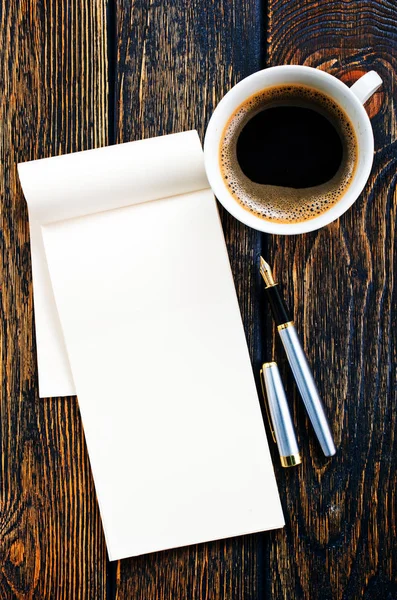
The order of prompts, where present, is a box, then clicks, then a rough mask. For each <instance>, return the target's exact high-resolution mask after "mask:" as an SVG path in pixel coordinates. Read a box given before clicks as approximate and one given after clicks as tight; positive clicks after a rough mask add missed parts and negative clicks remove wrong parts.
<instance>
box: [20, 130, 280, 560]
mask: <svg viewBox="0 0 397 600" xmlns="http://www.w3.org/2000/svg"><path fill="white" fill-rule="evenodd" d="M19 173H20V178H21V182H22V186H23V189H24V193H25V197H26V200H27V202H28V207H29V219H30V228H31V249H32V267H33V286H34V302H35V321H36V337H37V354H38V369H39V384H40V396H42V397H46V396H50V395H51V396H62V395H70V394H74V393H77V395H78V401H79V405H80V410H81V415H82V420H83V426H84V432H85V436H86V441H87V447H88V452H89V457H90V463H91V467H92V472H93V476H94V481H95V487H96V492H97V496H98V502H99V507H100V512H101V517H102V521H103V527H104V532H105V537H106V543H107V548H108V553H109V558H110V560H116V559H120V558H125V557H128V556H135V555H139V554H144V553H147V552H153V551H157V550H164V549H167V548H173V547H178V546H184V545H188V544H195V543H199V542H204V541H209V540H215V539H221V538H225V537H230V536H235V535H242V534H246V533H252V532H257V531H263V530H267V529H273V528H278V527H282V526H283V524H284V520H283V514H282V510H281V506H280V500H279V496H278V492H277V487H276V482H275V478H274V472H273V467H272V463H271V458H270V454H269V448H268V445H267V440H266V435H265V430H264V425H263V421H262V416H261V410H260V405H259V401H258V396H257V391H256V387H255V383H254V378H253V374H252V368H251V364H250V359H249V353H248V349H247V344H246V340H245V336H244V330H243V326H242V322H241V316H240V312H239V307H238V302H237V297H236V292H235V288H234V284H233V279H232V275H231V270H230V266H229V262H228V256H227V251H226V246H225V241H224V238H223V233H222V228H221V224H220V220H219V216H218V212H217V207H216V203H215V199H214V197H213V194H212V192H211V190H210V189H209V186H208V182H207V179H206V176H205V171H204V166H203V154H202V149H201V145H200V142H199V139H198V136H197V133H196V132H185V133H180V134H174V135H170V136H164V137H160V138H153V139H148V140H143V141H138V142H131V143H127V144H121V145H118V146H112V147H108V148H102V149H98V150H91V151H86V152H80V153H74V154H70V155H66V156H62V157H56V158H50V159H44V160H40V161H33V162H30V163H24V164H21V165H19Z"/></svg>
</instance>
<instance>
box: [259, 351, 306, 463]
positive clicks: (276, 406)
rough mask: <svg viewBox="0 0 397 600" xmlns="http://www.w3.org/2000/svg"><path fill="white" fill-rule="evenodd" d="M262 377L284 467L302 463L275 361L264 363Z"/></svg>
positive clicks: (272, 425)
mask: <svg viewBox="0 0 397 600" xmlns="http://www.w3.org/2000/svg"><path fill="white" fill-rule="evenodd" d="M262 379H263V387H264V388H265V390H264V391H266V397H267V406H268V412H269V418H270V420H271V423H270V425H271V427H272V429H273V432H274V437H275V440H276V442H277V446H278V451H279V453H280V459H281V464H282V465H283V467H291V466H294V465H298V464H300V463H301V457H300V454H299V447H298V442H297V441H296V436H295V431H294V426H293V423H292V418H291V413H290V410H289V406H288V402H287V398H286V396H285V392H284V387H283V384H282V381H281V377H280V372H279V370H278V367H277V364H276V363H275V362H269V363H264V364H263V365H262ZM265 402H266V398H265Z"/></svg>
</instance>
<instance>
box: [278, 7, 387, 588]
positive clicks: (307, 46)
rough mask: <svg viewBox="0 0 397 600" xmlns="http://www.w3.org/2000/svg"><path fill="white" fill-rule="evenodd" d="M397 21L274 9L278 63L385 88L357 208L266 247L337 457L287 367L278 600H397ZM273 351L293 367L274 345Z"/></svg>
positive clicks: (372, 11) (368, 14) (369, 12)
mask: <svg viewBox="0 0 397 600" xmlns="http://www.w3.org/2000/svg"><path fill="white" fill-rule="evenodd" d="M396 17H397V11H396V5H395V3H394V2H388V1H384V2H374V1H364V2H358V1H352V2H342V1H341V2H339V1H337V2H330V3H328V2H324V3H317V2H304V1H301V0H299V1H295V0H294V1H283V2H281V1H279V0H270V1H269V11H268V31H267V60H268V63H269V64H271V65H277V64H284V63H291V64H305V65H309V66H312V67H317V68H320V69H324V70H326V71H328V72H330V73H332V74H333V75H336V76H337V77H340V78H341V79H342V80H344V81H345V82H346V83H348V84H350V83H353V82H354V80H355V79H357V78H358V77H359V76H360V74H362V73H364V72H366V71H367V70H370V69H375V70H376V71H378V72H379V74H380V75H381V77H382V78H383V80H384V85H383V87H382V89H381V90H380V91H379V92H378V93H377V94H376V95H375V97H374V98H373V99H371V100H370V102H368V105H367V110H368V112H369V114H370V116H371V117H372V124H373V128H374V134H375V148H376V153H375V162H374V168H373V172H372V175H371V177H370V179H369V182H368V184H367V186H366V188H365V190H364V193H363V194H362V195H361V197H360V199H359V200H358V201H357V202H356V204H355V205H354V206H353V207H352V208H351V209H350V210H349V211H348V212H347V213H346V214H345V215H344V216H343V217H342V218H341V219H339V220H338V221H336V222H335V223H333V224H331V225H329V226H328V227H326V228H324V229H322V230H321V231H319V232H317V233H311V234H307V235H303V236H296V237H295V236H294V237H292V238H283V237H272V238H271V239H269V247H268V258H269V260H270V261H271V262H273V263H274V265H275V269H276V272H277V274H279V275H280V278H282V280H283V282H284V287H285V290H286V293H287V297H288V300H289V302H290V305H291V306H292V307H293V309H294V316H295V320H296V322H297V327H298V330H299V332H300V333H301V335H302V337H303V340H304V345H305V348H306V350H307V352H308V355H309V358H310V362H311V364H312V365H313V366H314V369H315V373H316V379H317V381H318V383H319V388H320V391H321V393H322V396H323V398H324V400H325V403H326V406H327V411H328V413H329V415H330V417H331V422H332V424H333V427H334V431H335V435H336V440H337V444H338V446H339V451H338V454H337V456H336V457H334V458H333V459H332V460H328V461H327V460H323V459H322V458H321V456H320V452H319V449H318V447H317V446H316V444H315V442H314V441H313V434H312V433H311V432H310V435H308V434H307V431H308V430H309V426H308V422H307V419H306V417H305V415H304V414H303V411H302V409H301V408H300V405H301V403H300V402H299V400H298V398H297V395H296V390H295V389H294V386H293V384H292V381H291V376H290V373H289V370H288V368H287V366H286V364H285V360H283V361H282V365H283V369H282V374H283V376H284V380H288V393H289V395H290V397H292V396H294V407H295V419H296V421H297V422H298V423H299V440H300V444H301V446H302V450H303V453H304V464H303V465H302V468H301V469H300V470H299V471H290V472H288V473H285V472H281V469H278V472H277V476H278V481H279V482H280V488H281V489H280V491H281V496H282V498H283V504H284V508H285V514H286V518H287V525H286V528H285V530H284V531H280V532H277V533H274V534H271V536H270V539H271V540H272V543H271V545H270V548H269V551H268V555H267V556H266V562H267V565H268V567H269V568H270V573H272V577H271V582H269V586H268V589H267V594H268V597H271V598H285V599H287V598H288V599H289V598H294V599H296V600H298V599H300V598H310V599H317V598H318V599H320V598H321V600H328V599H329V600H331V599H332V600H356V599H357V600H358V599H361V598H364V599H368V600H377V599H379V600H381V599H382V600H385V599H389V600H391V599H394V598H397V576H396V573H397V564H396V562H397V553H396V542H395V533H396V495H395V493H396V483H397V477H396V468H395V465H396V460H397V448H396V442H397V440H396V425H397V424H396V408H395V407H396V399H397V395H396V367H397V356H396V344H397V329H396V281H395V272H396V258H397V254H396V241H397V240H396V229H395V226H396V193H395V190H396V178H397V175H396V166H397V156H396V148H397V143H396V109H395V105H394V102H393V98H394V95H395V81H396V67H397V64H396V46H397V26H396ZM270 347H271V348H272V350H273V351H274V352H275V355H276V356H277V357H278V358H280V357H281V358H282V357H283V354H282V351H281V349H280V347H279V345H278V343H277V341H276V340H275V336H273V339H272V340H271V341H270V342H269V349H270Z"/></svg>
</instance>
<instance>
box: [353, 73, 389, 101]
mask: <svg viewBox="0 0 397 600" xmlns="http://www.w3.org/2000/svg"><path fill="white" fill-rule="evenodd" d="M382 83H383V81H382V79H381V78H380V77H379V75H378V73H376V71H368V73H365V75H363V76H362V77H360V79H358V80H357V81H356V83H353V85H352V86H351V87H350V90H351V91H352V92H353V94H354V95H355V96H357V98H358V99H359V100H360V102H361V103H362V104H365V102H366V101H367V100H368V98H370V97H371V96H372V94H373V93H374V92H376V90H377V89H378V88H379V87H380V86H381V85H382Z"/></svg>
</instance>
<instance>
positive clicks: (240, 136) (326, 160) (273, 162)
mask: <svg viewBox="0 0 397 600" xmlns="http://www.w3.org/2000/svg"><path fill="white" fill-rule="evenodd" d="M220 162H221V168H222V173H223V177H224V180H225V183H227V185H228V186H229V187H230V190H231V192H232V194H233V195H234V196H235V198H236V200H238V201H239V202H240V203H241V204H242V205H243V206H244V208H246V209H247V210H249V211H251V212H253V213H254V214H257V215H258V216H260V217H262V218H264V219H267V220H271V221H277V222H284V223H285V222H289V223H290V222H300V221H306V220H308V219H312V218H313V217H316V216H317V215H319V214H321V213H323V212H326V211H327V210H329V208H331V206H333V205H334V204H335V203H337V202H338V200H339V199H340V197H341V196H342V195H343V194H344V192H345V191H346V189H347V187H348V186H349V184H350V182H351V180H352V178H353V174H354V170H355V167H356V162H357V143H356V138H355V134H354V130H353V126H352V124H351V122H350V120H349V118H348V117H347V115H346V114H345V113H344V111H343V110H342V109H341V108H340V107H339V106H338V105H337V104H336V103H335V102H334V101H333V100H331V99H330V98H329V97H328V96H326V95H325V94H322V93H320V92H318V91H316V90H314V89H311V88H308V87H306V86H291V85H289V86H280V87H273V88H270V89H267V90H265V91H263V92H260V93H259V94H256V95H254V96H251V98H249V99H248V100H247V101H246V102H245V103H244V104H243V105H241V106H240V107H239V108H238V109H237V110H236V111H235V113H234V114H233V115H232V117H231V118H230V119H229V122H228V123H227V125H226V128H225V131H224V134H223V141H222V144H221V150H220Z"/></svg>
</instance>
